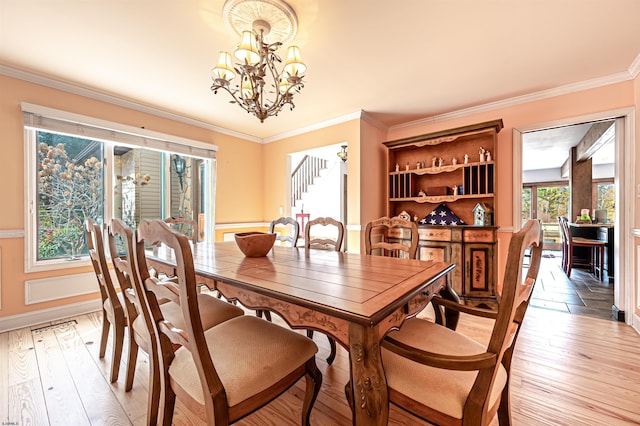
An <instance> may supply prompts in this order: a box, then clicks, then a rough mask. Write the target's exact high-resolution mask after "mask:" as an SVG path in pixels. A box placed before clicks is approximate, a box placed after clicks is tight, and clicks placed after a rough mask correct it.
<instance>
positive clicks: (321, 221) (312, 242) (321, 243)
mask: <svg viewBox="0 0 640 426" xmlns="http://www.w3.org/2000/svg"><path fill="white" fill-rule="evenodd" d="M314 226H316V227H320V226H322V227H323V228H326V227H327V226H328V227H333V228H336V229H335V233H334V235H336V238H330V237H328V236H322V237H319V236H317V237H312V236H311V228H312V227H314ZM343 238H344V225H343V224H342V222H340V221H338V220H335V219H333V218H331V217H317V218H315V219H312V220H310V221H309V222H307V224H306V226H305V228H304V247H305V248H306V249H321V250H326V249H331V250H335V251H340V248H341V247H342V240H343ZM307 337H309V338H310V339H313V330H307ZM327 339H329V346H330V348H331V352H330V353H329V356H328V357H327V364H329V365H331V364H332V363H333V361H334V360H335V359H336V352H337V349H336V341H335V340H334V339H333V337H331V336H327Z"/></svg>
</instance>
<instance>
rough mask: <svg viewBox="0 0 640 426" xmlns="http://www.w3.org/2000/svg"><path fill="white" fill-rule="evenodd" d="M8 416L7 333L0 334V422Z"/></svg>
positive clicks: (4, 420) (6, 420)
mask: <svg viewBox="0 0 640 426" xmlns="http://www.w3.org/2000/svg"><path fill="white" fill-rule="evenodd" d="M8 414H9V333H0V421H3V422H8V421H9V419H8V418H7V415H8Z"/></svg>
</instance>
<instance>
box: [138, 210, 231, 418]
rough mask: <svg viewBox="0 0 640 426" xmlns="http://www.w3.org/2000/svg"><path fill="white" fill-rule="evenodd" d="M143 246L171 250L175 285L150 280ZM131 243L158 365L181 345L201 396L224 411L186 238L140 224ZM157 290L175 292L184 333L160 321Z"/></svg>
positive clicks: (161, 226) (162, 226)
mask: <svg viewBox="0 0 640 426" xmlns="http://www.w3.org/2000/svg"><path fill="white" fill-rule="evenodd" d="M145 242H146V243H147V244H151V245H158V244H163V245H166V246H167V247H169V248H171V249H173V251H174V255H175V261H176V277H177V280H178V284H177V285H176V284H175V283H174V282H171V281H164V282H161V281H160V280H158V279H157V278H156V277H152V276H150V274H149V269H148V265H147V261H146V256H145V249H144V246H145ZM135 243H136V247H135V251H136V252H135V259H136V271H137V273H138V276H139V278H140V282H141V284H142V287H143V288H144V289H145V290H146V292H145V295H146V297H147V299H148V300H149V301H150V302H151V303H147V306H148V307H149V308H150V310H151V316H152V317H153V318H152V323H153V324H152V325H153V326H154V327H155V331H156V333H157V339H156V342H157V344H158V345H159V347H158V348H157V349H158V360H159V362H160V365H164V366H168V365H169V364H170V363H171V361H172V359H173V356H174V345H182V346H183V347H185V348H186V349H188V350H189V351H190V352H191V356H192V358H193V361H194V363H195V365H196V370H197V371H198V375H199V376H200V382H201V383H202V386H203V391H204V394H205V395H216V399H217V401H223V402H224V403H226V405H224V404H223V405H222V406H224V407H227V406H228V402H227V400H226V395H225V394H224V392H220V390H221V389H224V387H223V385H222V382H221V381H220V377H219V376H218V373H217V371H216V369H215V367H214V365H213V361H212V360H211V356H210V353H209V349H208V347H207V342H206V339H205V335H204V329H203V326H202V322H201V319H200V308H199V306H198V297H197V296H198V294H197V286H196V276H195V270H194V265H193V255H192V252H191V247H190V245H189V242H188V240H187V238H186V237H185V236H184V235H182V234H180V233H178V232H176V231H173V230H172V229H171V228H169V226H168V225H167V224H166V223H164V222H163V221H161V220H143V221H142V223H140V226H139V227H138V230H137V232H136V237H135ZM157 287H168V288H170V291H172V292H173V291H175V289H177V291H178V294H179V302H180V306H181V309H182V314H183V317H184V321H185V327H184V328H185V329H179V328H177V327H176V326H175V324H171V323H170V322H168V321H167V320H166V319H165V318H163V316H162V312H161V311H160V309H159V306H158V304H157V300H154V298H155V299H157V297H158V295H161V293H158V291H157V290H156V291H154V290H153V288H157ZM167 381H168V377H167V375H166V374H162V375H161V383H162V384H161V386H162V387H163V388H165V389H167V388H168V387H169V386H171V385H170V383H168V382H167ZM220 398H222V399H220ZM210 401H211V398H206V402H205V404H210V403H211V402H210Z"/></svg>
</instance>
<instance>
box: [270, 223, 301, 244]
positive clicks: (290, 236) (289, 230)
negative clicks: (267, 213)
mask: <svg viewBox="0 0 640 426" xmlns="http://www.w3.org/2000/svg"><path fill="white" fill-rule="evenodd" d="M278 230H280V231H278ZM269 233H271V234H273V233H276V234H277V236H276V241H280V242H282V243H285V244H290V245H291V247H295V246H296V245H297V244H298V235H299V234H300V224H299V223H298V221H296V220H295V219H294V218H292V217H280V218H278V219H276V220H273V221H271V224H270V225H269Z"/></svg>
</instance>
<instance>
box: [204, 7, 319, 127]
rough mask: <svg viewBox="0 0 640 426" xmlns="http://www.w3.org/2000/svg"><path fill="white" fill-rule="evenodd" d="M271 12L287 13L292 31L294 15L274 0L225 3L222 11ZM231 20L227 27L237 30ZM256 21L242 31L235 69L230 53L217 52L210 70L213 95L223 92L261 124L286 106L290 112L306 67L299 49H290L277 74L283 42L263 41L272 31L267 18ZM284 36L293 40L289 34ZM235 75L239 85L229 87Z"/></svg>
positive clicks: (235, 53) (245, 18) (236, 51)
mask: <svg viewBox="0 0 640 426" xmlns="http://www.w3.org/2000/svg"><path fill="white" fill-rule="evenodd" d="M248 3H251V4H252V5H253V4H255V3H259V4H260V6H261V7H259V8H255V7H249V6H248ZM263 3H265V4H267V6H268V7H265V4H263ZM271 9H275V11H276V13H278V14H284V13H286V16H287V18H288V19H292V20H293V21H294V22H291V24H292V25H290V27H291V28H293V31H295V27H296V25H295V14H294V13H293V10H292V9H291V8H290V7H289V6H288V5H286V3H283V2H279V1H274V0H269V1H267V0H229V1H227V3H226V4H225V10H226V11H230V12H229V14H230V15H232V14H234V13H243V12H246V11H250V12H251V13H256V11H264V10H269V12H273V11H272V10H271ZM278 17H279V16H278ZM233 18H234V16H231V17H230V21H231V24H230V25H231V26H232V27H236V28H237V24H238V20H236V21H235V22H233ZM255 18H256V19H253V21H252V29H251V30H243V31H242V35H241V39H240V44H239V45H238V48H237V49H236V50H235V52H234V56H235V58H236V60H237V63H236V64H235V66H234V65H233V64H232V57H231V54H229V52H225V51H222V52H220V54H219V56H218V62H217V64H216V66H215V67H214V68H213V71H212V78H213V85H212V86H211V90H212V91H213V93H217V92H218V89H224V90H226V91H227V92H229V94H230V95H231V97H232V98H233V100H232V101H230V102H231V103H237V104H238V105H240V106H241V107H242V108H243V109H244V110H245V111H247V113H251V114H254V115H255V116H256V117H258V119H260V122H264V120H265V118H267V117H270V116H274V115H278V113H279V112H280V111H281V110H282V108H283V107H284V106H285V105H287V104H289V105H290V109H291V110H293V108H294V107H295V105H294V104H293V95H294V94H295V93H299V92H300V89H302V88H303V87H304V84H303V82H302V79H303V78H304V72H305V71H306V69H307V67H306V65H305V64H304V63H303V62H302V56H301V54H300V49H299V48H298V46H290V47H289V48H288V51H287V59H286V62H285V65H284V68H283V69H282V71H281V72H280V71H278V69H277V68H276V63H278V62H282V59H280V57H279V56H278V55H277V53H276V51H277V50H278V49H279V48H280V46H281V45H282V43H281V42H280V41H274V42H272V43H268V42H267V40H266V38H267V36H268V34H269V33H270V32H271V30H272V26H271V24H270V23H269V21H268V17H267V16H264V17H261V16H256V17H255ZM247 20H248V17H247V16H244V17H243V19H241V21H244V22H246V21H247ZM276 22H278V21H276ZM287 35H288V36H290V37H292V35H290V34H287ZM236 75H237V76H238V77H239V82H240V83H239V84H235V86H233V87H232V85H231V80H233V78H234V77H236Z"/></svg>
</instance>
